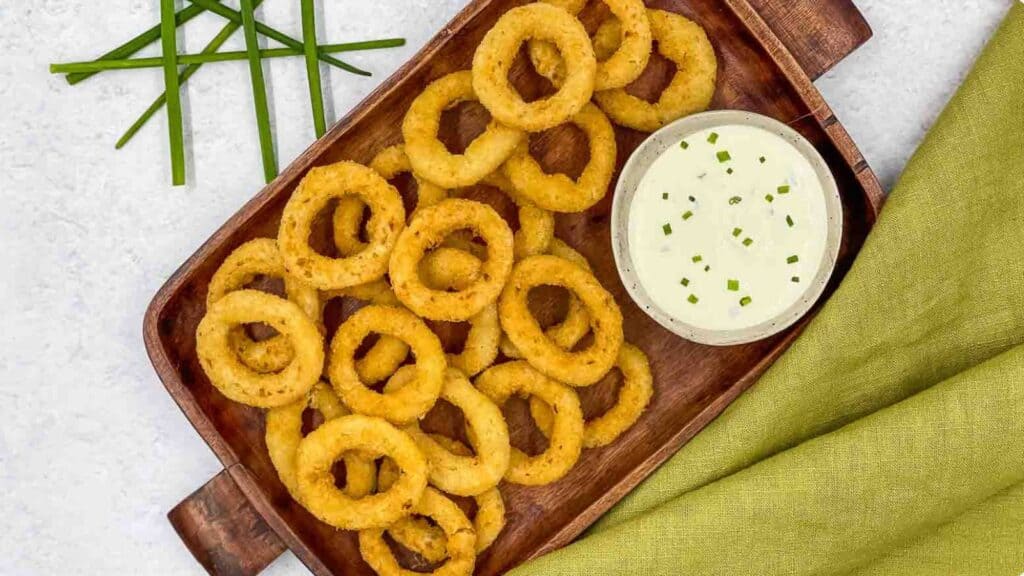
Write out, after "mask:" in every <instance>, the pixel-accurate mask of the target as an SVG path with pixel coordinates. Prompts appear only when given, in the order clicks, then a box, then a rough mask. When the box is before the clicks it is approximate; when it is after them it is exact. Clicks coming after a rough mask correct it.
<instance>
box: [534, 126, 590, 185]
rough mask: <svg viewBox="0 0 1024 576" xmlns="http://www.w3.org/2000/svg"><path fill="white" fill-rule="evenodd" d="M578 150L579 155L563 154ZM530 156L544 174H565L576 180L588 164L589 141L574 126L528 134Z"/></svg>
mask: <svg viewBox="0 0 1024 576" xmlns="http://www.w3.org/2000/svg"><path fill="white" fill-rule="evenodd" d="M565 150H578V151H579V152H580V153H579V154H565ZM530 156H533V158H534V159H535V160H536V161H537V163H538V164H540V167H541V169H542V170H543V171H544V173H545V174H565V175H566V176H568V177H569V178H572V179H573V180H576V179H578V178H579V177H580V175H581V174H583V169H584V168H586V166H587V164H588V163H589V162H590V141H589V138H587V135H586V133H585V132H583V130H582V129H580V127H579V126H576V125H575V124H571V123H566V124H562V125H560V126H555V127H554V128H551V129H548V130H544V131H543V132H534V133H532V134H530Z"/></svg>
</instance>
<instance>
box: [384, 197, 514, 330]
mask: <svg viewBox="0 0 1024 576" xmlns="http://www.w3.org/2000/svg"><path fill="white" fill-rule="evenodd" d="M466 228H469V229H471V230H473V231H474V232H475V233H476V234H478V235H480V236H481V237H482V238H483V239H484V241H485V242H486V243H487V259H486V260H485V261H484V263H483V265H482V266H481V271H480V278H479V279H478V280H477V281H476V282H474V283H473V284H472V285H470V286H468V287H466V289H464V290H460V291H458V292H443V291H440V290H432V289H430V288H428V287H427V286H426V285H424V284H423V282H422V280H421V279H420V277H419V268H418V266H419V262H420V260H422V259H423V256H424V254H425V253H426V252H427V251H428V250H429V249H431V248H433V247H435V246H438V245H440V244H441V242H442V241H443V240H444V239H445V237H446V236H448V235H449V234H451V233H452V232H455V231H456V230H461V229H466ZM512 260H513V240H512V230H511V229H509V227H508V224H507V223H506V222H505V221H504V220H503V219H502V218H501V216H499V215H498V213H497V212H495V211H494V209H493V208H491V207H490V206H487V205H486V204H481V203H480V202H473V201H470V200H460V199H451V200H445V201H444V202H441V203H440V204H436V205H434V206H430V207H427V208H424V209H423V210H421V211H420V213H419V214H417V215H416V217H415V218H413V219H412V222H411V223H410V224H409V226H408V227H407V228H406V229H405V230H404V231H403V232H402V234H401V236H399V238H398V243H397V244H396V245H395V249H394V251H393V252H392V254H391V266H390V272H389V275H390V277H391V283H392V287H393V289H394V291H395V295H396V296H398V299H399V300H401V302H402V303H403V304H405V305H406V307H408V308H409V309H410V310H412V311H413V312H415V313H416V314H417V315H419V316H422V317H424V318H430V319H432V320H447V321H449V322H461V321H463V320H468V319H469V318H471V317H473V316H475V315H476V314H478V313H479V312H480V311H481V310H483V309H484V308H485V307H486V306H487V305H488V304H491V303H492V302H494V301H495V300H497V298H498V295H499V294H500V293H501V288H502V286H504V284H505V281H506V280H507V279H508V276H509V272H510V271H511V268H512Z"/></svg>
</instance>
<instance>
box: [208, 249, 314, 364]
mask: <svg viewBox="0 0 1024 576" xmlns="http://www.w3.org/2000/svg"><path fill="white" fill-rule="evenodd" d="M257 276H270V277H274V278H280V279H281V280H283V281H284V291H285V294H286V295H287V297H288V300H291V301H292V302H295V303H296V304H298V305H299V307H300V308H302V310H303V312H305V313H306V315H307V316H309V317H310V318H311V319H313V320H314V321H315V322H317V323H318V324H319V320H320V312H321V303H320V295H319V294H318V293H317V291H316V290H315V289H314V288H311V287H309V286H307V285H306V284H303V283H302V282H299V280H298V279H297V278H295V277H294V276H292V275H291V274H289V273H288V271H287V270H285V267H284V264H283V263H282V262H281V254H280V253H279V252H278V251H277V241H275V240H274V239H272V238H257V239H255V240H250V241H248V242H246V243H245V244H242V245H241V246H239V247H238V248H235V250H234V251H233V252H232V253H231V254H230V255H229V256H228V257H227V258H225V259H224V263H223V264H221V265H220V268H218V269H217V271H216V272H214V274H213V277H212V278H211V279H210V284H209V286H208V288H207V293H206V305H207V306H210V305H211V304H213V303H214V302H216V301H217V300H220V299H221V298H223V297H224V295H225V294H227V293H228V292H234V291H235V290H241V289H243V288H244V287H245V286H246V285H247V284H249V283H250V282H252V281H253V280H254V279H255V278H256V277H257ZM229 338H230V341H231V348H233V349H234V350H235V351H236V352H237V353H238V357H239V358H240V359H241V360H242V363H243V364H245V365H246V366H248V367H250V368H252V369H253V370H255V371H257V372H264V373H265V372H278V371H280V370H282V369H284V367H285V366H287V365H288V363H289V362H291V360H292V355H293V354H292V346H291V344H290V343H289V342H288V339H287V338H285V337H284V336H282V335H280V334H277V335H275V336H272V337H270V338H268V339H266V340H260V341H256V340H253V339H252V338H250V337H249V335H248V334H246V333H245V328H243V327H241V326H239V327H238V328H236V329H234V330H232V331H231V335H230V336H229Z"/></svg>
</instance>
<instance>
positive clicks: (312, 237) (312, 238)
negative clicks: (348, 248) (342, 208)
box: [309, 198, 341, 258]
mask: <svg viewBox="0 0 1024 576" xmlns="http://www.w3.org/2000/svg"><path fill="white" fill-rule="evenodd" d="M337 207H338V199H337V198H332V199H331V200H329V201H328V202H327V205H325V206H324V207H323V209H322V210H320V212H318V213H317V215H316V217H315V218H313V222H312V224H311V225H310V229H309V246H310V247H311V248H312V249H313V250H314V251H316V253H317V254H320V255H322V256H327V257H328V258H338V257H340V256H341V254H340V253H339V252H338V248H337V247H336V246H335V245H334V224H333V218H334V211H335V209H336V208H337Z"/></svg>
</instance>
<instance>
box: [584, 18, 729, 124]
mask: <svg viewBox="0 0 1024 576" xmlns="http://www.w3.org/2000/svg"><path fill="white" fill-rule="evenodd" d="M647 16H648V19H649V20H650V23H651V32H652V33H653V34H654V39H655V40H656V41H657V42H658V52H659V53H661V55H662V56H664V57H665V58H667V59H669V60H671V61H672V62H673V63H674V64H675V65H676V73H675V76H674V77H673V78H672V81H671V82H670V83H669V85H668V87H667V88H665V90H664V91H662V93H661V96H660V97H659V98H658V101H657V102H654V103H653V104H652V103H650V102H647V101H646V100H643V99H642V98H637V97H636V96H633V95H631V94H629V93H627V92H626V90H625V89H623V88H616V89H613V90H603V91H599V92H595V93H594V100H596V101H597V104H598V106H600V107H601V109H602V110H604V111H605V113H607V114H608V116H609V117H610V118H611V119H612V121H613V122H615V123H616V124H619V125H622V126H626V127H628V128H633V129H635V130H641V131H644V132H654V131H655V130H657V129H659V128H661V127H662V126H665V125H666V124H668V123H669V122H672V121H674V120H678V119H679V118H682V117H683V116H686V115H688V114H693V113H695V112H700V111H702V110H706V109H707V108H708V106H709V105H710V104H711V99H712V97H713V96H714V95H715V82H716V79H717V74H718V61H717V59H716V57H715V49H714V47H712V46H711V42H710V41H709V40H708V37H707V34H705V32H704V29H703V28H701V27H700V26H699V25H698V24H696V23H694V22H693V21H691V20H689V19H687V18H685V17H683V16H680V15H678V14H674V13H672V12H665V11H663V10H653V9H649V10H647ZM605 25H606V26H615V25H616V24H615V23H614V21H613V22H612V23H606V24H605Z"/></svg>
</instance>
